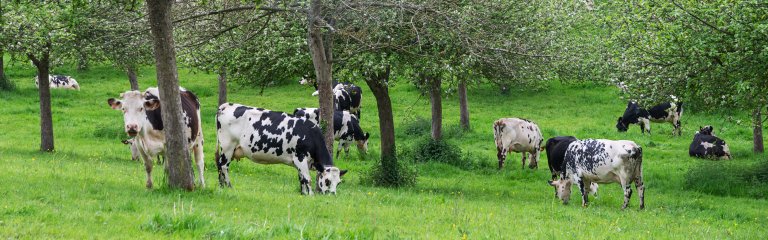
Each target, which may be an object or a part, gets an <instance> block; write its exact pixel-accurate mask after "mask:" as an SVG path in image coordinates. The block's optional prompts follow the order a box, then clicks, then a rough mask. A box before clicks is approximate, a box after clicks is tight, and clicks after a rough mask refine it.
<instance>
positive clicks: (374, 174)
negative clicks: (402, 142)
mask: <svg viewBox="0 0 768 240" xmlns="http://www.w3.org/2000/svg"><path fill="white" fill-rule="evenodd" d="M364 174H365V177H364V178H363V179H362V183H363V184H365V185H371V186H378V187H394V188H399V187H412V186H414V185H416V182H417V180H418V179H417V177H418V172H417V171H416V169H415V168H414V167H413V166H411V165H410V164H407V163H406V162H404V161H392V160H391V159H379V160H378V163H376V164H375V165H374V166H373V167H372V168H370V169H368V170H367V171H366V172H365V173H364Z"/></svg>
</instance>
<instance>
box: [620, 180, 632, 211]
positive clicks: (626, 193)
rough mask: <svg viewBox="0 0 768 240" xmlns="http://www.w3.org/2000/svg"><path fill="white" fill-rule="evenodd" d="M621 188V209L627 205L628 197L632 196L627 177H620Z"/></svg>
mask: <svg viewBox="0 0 768 240" xmlns="http://www.w3.org/2000/svg"><path fill="white" fill-rule="evenodd" d="M621 188H623V189H624V205H622V206H621V210H624V209H625V208H627V205H629V198H630V197H632V185H631V183H630V182H629V181H628V179H626V178H621Z"/></svg>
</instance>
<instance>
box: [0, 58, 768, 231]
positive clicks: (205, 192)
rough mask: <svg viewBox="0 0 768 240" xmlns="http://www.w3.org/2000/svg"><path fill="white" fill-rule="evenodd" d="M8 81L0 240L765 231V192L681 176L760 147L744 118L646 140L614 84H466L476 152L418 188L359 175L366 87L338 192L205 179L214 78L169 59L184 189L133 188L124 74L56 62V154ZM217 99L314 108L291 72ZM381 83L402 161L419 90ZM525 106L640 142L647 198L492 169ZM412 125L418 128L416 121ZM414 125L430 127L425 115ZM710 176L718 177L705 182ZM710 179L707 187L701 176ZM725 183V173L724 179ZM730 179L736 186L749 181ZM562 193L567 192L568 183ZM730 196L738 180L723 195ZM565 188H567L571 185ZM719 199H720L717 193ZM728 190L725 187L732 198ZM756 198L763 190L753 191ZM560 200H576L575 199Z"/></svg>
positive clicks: (19, 70) (235, 169)
mask: <svg viewBox="0 0 768 240" xmlns="http://www.w3.org/2000/svg"><path fill="white" fill-rule="evenodd" d="M6 72H7V73H8V76H9V77H10V78H11V79H12V80H13V81H14V83H15V84H16V87H17V90H16V91H15V92H0V106H1V108H0V128H1V129H0V173H2V174H0V196H2V198H0V199H2V200H1V201H0V238H9V239H41V238H43V239H44V238H55V239H78V238H88V239H92V238H95V239H105V238H130V239H148V238H152V239H156V238H176V239H187V238H216V239H269V238H277V239H297V238H307V239H339V238H342V239H345V238H356V239H401V238H405V239H409V238H415V239H457V238H462V237H464V236H465V235H466V236H467V237H468V238H469V239H501V238H503V239H520V238H547V239H552V238H582V239H604V238H617V237H620V238H622V239H624V238H626V239H668V238H673V239H681V238H689V239H715V238H742V239H765V238H766V236H768V228H765V227H764V226H765V222H766V221H768V211H766V204H767V203H768V202H766V200H765V199H760V198H750V197H735V196H727V195H728V194H719V195H710V194H706V193H702V192H699V191H698V190H694V189H692V188H691V187H687V186H689V185H687V184H686V179H685V176H686V173H687V172H688V171H689V170H690V169H696V168H699V167H700V166H702V165H715V166H716V165H718V164H728V165H729V166H734V165H754V164H759V163H761V162H765V160H764V158H765V157H764V156H761V155H754V154H752V153H751V129H750V128H749V124H747V123H748V118H747V114H746V113H738V114H737V115H735V116H734V117H735V118H736V119H740V120H741V121H742V122H743V123H742V124H741V125H736V124H735V123H732V122H727V121H724V120H723V119H724V118H725V116H723V115H709V114H703V113H701V114H699V113H696V112H693V111H688V110H686V112H685V113H684V116H683V136H682V137H671V136H670V133H671V130H672V129H671V125H669V124H663V125H662V124H654V125H653V126H652V127H653V131H654V135H653V136H643V135H641V134H640V130H639V129H638V127H637V126H633V127H632V128H631V129H630V131H629V132H627V133H618V132H617V131H616V129H615V127H614V125H615V121H616V118H617V117H618V116H619V115H620V114H621V113H622V112H623V110H624V109H623V108H624V107H625V106H626V103H625V102H624V100H621V99H619V96H618V91H617V90H616V89H614V88H612V87H603V86H592V85H589V84H587V85H562V84H559V83H552V84H550V87H549V88H548V89H547V90H543V91H538V92H534V91H527V90H525V89H512V90H511V91H510V94H509V95H500V94H499V91H498V90H497V89H496V88H494V87H492V86H478V87H473V88H471V89H470V90H469V93H470V95H469V99H470V111H471V114H472V115H471V120H472V122H471V124H472V127H473V130H472V131H470V132H462V131H460V130H458V127H457V125H458V121H459V108H458V100H457V99H456V97H449V98H447V99H445V101H444V106H443V109H444V110H443V111H444V114H445V118H444V124H445V127H444V128H445V130H446V134H445V135H446V137H447V141H448V142H450V143H451V144H454V145H457V146H460V147H461V150H462V151H461V152H462V157H463V158H464V159H467V160H468V161H472V162H473V163H474V168H469V169H471V170H465V168H458V167H454V166H451V165H447V164H442V163H425V164H417V165H416V168H417V169H418V170H419V178H418V180H419V181H418V183H417V184H416V186H415V187H411V188H402V189H389V188H376V187H370V186H367V185H364V184H361V182H362V179H363V178H364V177H365V176H362V174H363V173H364V172H366V171H367V170H368V169H369V168H370V167H371V166H372V165H373V164H374V163H375V161H374V160H375V158H376V157H377V156H378V151H379V150H378V146H379V142H378V139H379V134H378V121H377V119H378V118H377V113H376V106H375V100H374V98H373V96H372V94H371V93H370V91H369V90H368V89H367V87H364V95H363V96H364V97H363V98H364V100H363V112H362V114H363V116H362V121H361V122H362V127H363V128H364V129H365V130H367V131H370V132H371V143H370V149H371V150H370V151H371V154H370V155H369V156H367V157H364V156H361V155H359V154H358V153H357V151H356V149H353V150H351V155H350V159H344V158H343V157H342V158H341V159H336V164H337V165H339V166H340V167H341V168H342V169H350V170H351V171H350V173H348V174H347V175H346V176H345V178H344V183H343V184H342V185H340V186H339V194H338V195H337V196H321V195H316V196H311V197H308V196H301V195H300V194H299V188H298V182H297V181H296V171H295V170H294V169H292V168H291V167H288V166H282V165H270V166H268V165H258V164H254V163H251V162H249V161H247V160H244V161H240V162H235V163H233V164H232V170H231V174H232V184H233V186H234V188H232V189H221V188H219V187H218V186H217V185H218V184H217V177H216V176H217V173H216V170H215V169H216V167H215V166H214V164H213V153H214V145H215V144H214V143H215V131H214V130H215V127H214V116H215V111H216V77H215V76H213V75H206V74H193V73H191V72H190V71H188V70H181V71H180V73H179V75H180V79H181V83H182V85H183V86H184V87H186V88H188V89H190V90H192V91H194V92H196V93H197V94H198V95H199V96H200V98H201V102H202V105H203V110H202V115H203V124H204V126H203V127H204V135H205V138H206V145H205V154H206V174H205V176H206V180H207V183H208V187H207V188H205V189H202V190H198V191H195V192H191V193H187V192H180V191H174V190H169V189H167V188H165V187H162V185H163V181H164V180H162V179H163V176H162V175H163V171H162V167H161V166H156V168H155V172H154V179H155V181H156V186H161V187H160V188H158V189H155V190H146V189H145V188H144V168H143V166H142V165H141V164H139V163H137V162H132V161H130V152H129V150H128V148H127V147H126V146H125V145H123V144H121V143H120V141H119V140H121V139H125V138H126V136H125V135H124V134H123V133H122V129H121V126H122V116H121V114H120V112H118V111H115V110H112V109H110V108H109V107H108V106H107V103H106V100H107V99H108V98H110V97H117V96H118V95H119V93H120V92H122V91H125V90H127V89H128V86H129V85H128V82H127V80H126V78H125V77H124V74H123V73H122V72H120V71H116V70H114V69H112V68H111V67H109V66H103V67H99V66H95V67H92V70H90V71H88V72H82V73H79V72H76V71H74V69H73V68H70V67H64V68H60V69H56V70H55V71H53V72H54V73H59V74H69V75H72V76H73V77H75V78H76V79H77V80H78V82H79V83H80V84H81V86H82V90H81V91H79V92H77V91H60V90H54V91H53V93H52V97H53V116H54V131H55V136H56V152H54V153H40V152H38V151H37V149H38V148H39V137H40V134H39V129H40V128H39V119H38V100H37V91H36V89H35V87H34V81H33V80H32V77H33V76H34V70H33V69H32V68H31V67H30V66H28V65H27V64H21V63H17V64H15V65H13V66H11V67H9V69H7V71H6ZM139 78H140V85H141V87H142V89H144V88H146V87H147V86H150V85H154V83H153V82H154V80H153V79H154V78H155V75H154V72H153V71H152V70H151V69H149V68H145V69H143V70H142V71H141V72H140V75H139ZM230 90H231V91H230V93H229V97H230V101H232V102H237V103H242V104H246V105H252V106H259V107H264V108H268V109H272V110H280V111H292V110H293V108H295V107H312V106H316V105H317V100H316V98H314V97H312V96H310V93H311V92H312V90H311V89H310V88H306V87H303V86H300V85H298V84H294V83H288V84H284V85H278V86H276V87H273V88H269V89H266V90H265V91H264V95H259V94H258V92H259V89H256V88H252V87H245V86H238V85H237V84H232V85H230ZM390 93H391V94H392V101H393V107H394V108H395V109H394V110H395V126H396V128H397V141H398V148H399V151H400V152H402V153H404V154H403V155H402V156H401V160H403V161H408V160H409V159H408V158H409V156H412V154H409V153H412V152H413V150H412V149H411V148H412V146H413V145H414V144H416V143H417V142H419V141H420V140H421V139H423V138H422V137H421V134H425V133H426V134H428V131H418V127H408V126H411V125H414V124H411V122H412V119H415V118H416V117H421V118H425V119H428V118H429V106H428V103H429V101H428V99H427V98H426V97H419V94H418V92H417V90H416V89H415V88H414V87H413V86H411V85H409V84H407V83H406V81H400V82H398V83H397V84H394V86H393V88H392V89H391V91H390ZM513 116H514V117H524V118H527V119H531V120H533V121H535V122H537V123H538V124H539V126H540V127H541V129H542V131H543V134H544V136H545V137H546V138H548V137H552V136H555V135H575V136H577V137H580V138H608V139H630V140H634V141H636V142H637V143H639V144H640V145H642V146H643V148H644V149H645V151H644V153H645V161H644V163H645V165H644V169H645V179H646V209H645V210H642V211H640V210H638V209H637V198H636V197H633V199H632V202H631V205H630V208H628V209H627V210H625V211H621V210H620V206H621V203H622V201H623V196H622V191H621V189H620V188H619V186H618V185H617V184H612V185H603V186H601V188H600V198H598V199H594V200H592V201H591V205H590V206H589V207H588V208H586V209H585V208H582V207H581V206H580V204H579V203H578V201H577V200H575V202H574V203H572V204H570V205H562V204H561V203H560V202H559V201H557V200H556V199H555V198H554V197H553V189H552V188H551V187H550V186H548V185H547V183H546V180H547V179H548V178H549V172H548V170H547V166H546V160H544V159H545V157H544V156H542V163H541V164H540V168H539V169H538V170H528V169H521V168H520V160H519V158H520V155H519V154H512V155H511V156H510V157H509V160H508V162H507V165H506V167H505V168H504V169H503V170H502V171H497V170H495V165H496V149H495V146H494V143H493V133H492V130H491V124H492V122H493V121H494V120H496V119H498V118H501V117H513ZM418 124H419V123H416V125H418ZM706 124H712V125H715V127H716V133H717V134H718V136H720V137H722V138H724V139H726V141H728V143H729V145H730V147H731V150H732V153H733V155H734V158H735V160H732V161H731V162H727V163H726V162H709V161H706V160H700V159H694V158H690V157H688V154H687V149H688V145H689V144H690V140H691V138H692V137H691V136H692V134H693V132H695V131H696V130H698V126H699V125H706ZM424 127H428V125H426V126H424ZM714 181H715V182H716V179H715V180H714ZM711 182H712V181H710V182H708V184H709V183H711ZM724 183H725V184H728V183H731V181H726V182H724ZM727 187H729V188H735V189H739V191H748V190H749V189H750V188H751V187H752V186H750V185H735V184H734V185H733V186H727ZM575 192H576V191H575ZM735 192H738V191H735ZM574 194H577V193H574ZM721 195H726V196H721ZM737 196H738V195H737ZM763 196H765V195H763ZM573 198H574V199H578V197H576V196H575V195H574V196H573Z"/></svg>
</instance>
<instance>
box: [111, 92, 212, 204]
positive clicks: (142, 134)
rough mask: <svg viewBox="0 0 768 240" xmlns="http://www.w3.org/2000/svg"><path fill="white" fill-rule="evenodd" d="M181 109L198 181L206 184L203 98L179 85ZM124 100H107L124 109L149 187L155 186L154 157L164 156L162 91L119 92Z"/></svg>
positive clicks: (201, 184) (125, 126)
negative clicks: (142, 161) (202, 114)
mask: <svg viewBox="0 0 768 240" xmlns="http://www.w3.org/2000/svg"><path fill="white" fill-rule="evenodd" d="M179 93H180V94H179V95H180V96H179V97H180V98H181V108H182V114H183V119H184V124H185V129H184V136H185V139H186V140H187V146H188V147H189V150H191V151H192V153H193V154H194V159H195V163H196V165H197V171H198V175H199V176H200V177H199V184H200V186H201V187H205V179H204V177H203V170H204V167H205V164H204V162H203V130H202V122H201V119H200V101H199V100H198V99H197V96H195V94H194V93H192V92H191V91H188V90H186V89H184V88H179ZM120 98H121V99H114V98H110V99H108V100H107V103H108V104H109V106H110V107H111V108H112V109H115V110H120V111H122V112H123V120H124V128H125V132H126V133H127V134H128V136H131V137H134V142H133V146H136V148H137V149H138V152H139V153H140V155H141V158H142V159H144V167H145V170H146V172H147V188H150V189H151V188H152V185H153V184H152V160H153V159H155V158H156V157H157V156H165V133H164V132H163V119H162V117H161V114H160V110H161V109H160V108H161V107H162V106H161V105H160V93H159V91H158V89H157V88H155V87H151V88H147V90H146V91H144V92H143V93H142V92H139V91H127V92H124V93H122V94H120Z"/></svg>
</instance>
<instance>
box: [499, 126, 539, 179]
mask: <svg viewBox="0 0 768 240" xmlns="http://www.w3.org/2000/svg"><path fill="white" fill-rule="evenodd" d="M493 137H494V140H495V142H496V150H497V151H498V152H497V154H496V156H497V157H498V159H499V169H501V168H502V167H503V166H504V160H505V159H506V158H507V153H508V152H519V153H522V154H523V159H522V160H523V168H525V159H526V157H527V156H528V154H531V162H530V163H529V164H528V167H529V168H538V161H539V154H540V153H541V143H542V141H543V140H544V138H543V137H542V136H541V131H540V130H539V126H538V125H536V123H534V122H531V121H529V120H526V119H520V118H502V119H499V120H496V122H494V123H493Z"/></svg>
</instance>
